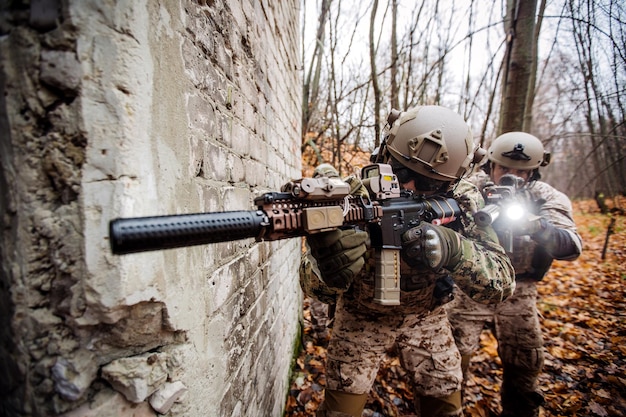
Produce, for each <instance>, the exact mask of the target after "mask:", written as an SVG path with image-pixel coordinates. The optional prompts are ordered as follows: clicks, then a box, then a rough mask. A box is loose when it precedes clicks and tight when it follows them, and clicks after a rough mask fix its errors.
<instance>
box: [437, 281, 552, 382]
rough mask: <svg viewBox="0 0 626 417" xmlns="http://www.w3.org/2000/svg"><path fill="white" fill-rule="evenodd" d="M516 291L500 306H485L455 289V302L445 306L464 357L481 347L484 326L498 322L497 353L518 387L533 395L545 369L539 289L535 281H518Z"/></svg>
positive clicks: (496, 330) (496, 324) (496, 327)
mask: <svg viewBox="0 0 626 417" xmlns="http://www.w3.org/2000/svg"><path fill="white" fill-rule="evenodd" d="M516 284H517V285H516V288H515V292H514V293H513V295H512V296H511V297H509V298H508V299H507V300H506V301H504V302H502V303H500V304H498V305H483V304H479V303H476V302H475V301H473V300H471V299H470V298H469V297H468V296H467V295H465V294H463V293H462V291H460V290H458V289H455V291H456V292H455V299H454V301H452V302H451V303H450V304H448V305H447V306H446V308H447V310H448V315H449V318H450V323H451V324H452V327H453V331H454V337H455V340H456V343H457V346H458V348H459V351H460V353H461V354H462V355H470V354H472V353H473V352H475V351H476V350H478V349H479V347H480V334H481V332H482V330H483V327H484V325H485V323H492V322H495V337H496V339H497V340H498V354H499V355H500V359H501V360H502V364H503V366H504V367H505V374H506V369H507V368H508V369H513V370H514V372H515V374H516V375H519V377H518V376H516V380H517V381H518V382H517V383H516V385H518V386H517V387H516V388H517V389H519V390H520V391H525V392H531V391H535V389H536V388H537V386H536V385H537V383H536V378H537V375H538V374H539V372H540V371H541V368H542V367H543V338H542V335H541V326H540V323H539V316H538V313H537V287H536V283H535V282H534V281H517V283H516Z"/></svg>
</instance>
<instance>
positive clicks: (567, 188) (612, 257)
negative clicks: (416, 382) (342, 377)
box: [286, 0, 626, 416]
mask: <svg viewBox="0 0 626 417" xmlns="http://www.w3.org/2000/svg"><path fill="white" fill-rule="evenodd" d="M625 7H626V4H624V3H623V2H621V1H617V0H606V1H593V0H554V1H547V0H526V1H512V0H500V1H496V0H491V1H490V0H487V1H484V0H480V1H479V0H470V1H467V0H457V1H455V0H424V1H420V2H414V1H401V0H388V1H379V0H369V1H364V2H358V1H353V0H316V1H312V0H304V3H303V24H302V39H303V44H302V46H303V48H302V62H303V68H302V69H303V81H304V90H303V114H302V153H303V175H310V174H311V172H312V169H313V167H315V166H316V165H318V164H319V163H322V162H329V163H331V164H333V165H334V166H336V167H338V168H339V169H340V170H341V173H342V174H343V175H348V174H352V173H355V172H357V173H358V172H359V170H360V168H361V167H362V166H364V165H366V164H367V163H368V159H369V155H370V153H371V152H372V151H373V150H374V149H375V148H376V147H377V146H378V145H379V144H380V141H381V139H382V138H383V137H384V135H385V121H386V117H387V114H388V113H389V111H390V109H392V108H395V109H400V110H404V109H406V108H409V107H412V106H415V105H431V104H435V105H442V106H446V107H449V108H452V109H454V110H456V111H457V112H459V113H460V114H462V115H463V116H464V117H465V118H466V120H467V121H468V123H469V124H470V125H471V127H472V131H473V133H474V138H475V142H476V143H477V144H480V145H481V146H483V147H485V148H487V147H488V146H489V145H490V143H491V141H493V139H494V138H495V137H496V136H497V135H499V134H501V133H505V132H507V131H512V130H521V131H526V132H529V133H531V134H534V135H535V136H537V137H539V138H540V139H541V140H542V142H543V144H544V147H545V148H546V150H548V151H550V152H551V155H552V160H551V163H550V165H548V166H547V167H544V168H542V169H541V172H542V177H543V180H545V181H546V182H548V183H550V184H552V185H553V186H555V187H556V188H557V189H560V190H561V191H563V192H564V193H566V194H567V195H568V196H569V197H570V198H571V199H572V200H573V201H574V208H575V221H576V223H577V226H578V228H579V231H580V233H581V235H582V237H583V240H584V253H583V256H581V258H580V259H579V260H577V261H575V262H570V263H566V262H556V263H555V265H554V267H553V268H552V270H551V272H550V274H549V275H548V276H547V277H546V279H545V280H544V282H542V283H541V285H540V286H539V290H540V294H541V300H540V302H539V306H538V308H539V311H540V313H541V315H542V325H543V330H544V337H545V339H546V350H547V356H548V360H547V363H546V368H545V371H544V374H543V376H542V380H541V384H542V387H543V388H542V390H543V391H544V395H545V397H546V405H545V407H544V409H543V410H542V414H541V415H542V416H609V415H610V416H613V415H615V416H617V415H624V414H625V413H626V398H625V396H624V392H626V377H625V376H624V369H625V367H626V350H625V349H624V347H623V346H624V345H625V344H626V343H625V342H626V332H625V331H624V330H623V329H624V322H625V320H626V319H625V317H626V315H625V313H624V295H625V291H624V283H625V282H626V253H625V252H624V247H626V229H625V227H626V226H625V222H624V204H625V201H626V200H625V199H624V195H625V194H626V175H625V174H626V164H625V163H624V154H625V152H626V141H625V138H626V125H625V124H624V119H625V118H624V113H625V110H626V107H625V103H624V98H623V94H624V91H625V89H626V32H625V29H626V26H625V22H626V13H625V12H626V10H625ZM327 338H328V328H327V326H326V323H325V321H324V311H323V306H320V305H319V304H317V303H314V302H311V301H310V300H305V337H304V348H303V350H302V351H301V353H300V356H299V358H298V361H297V363H296V364H295V366H294V374H293V381H292V390H291V392H290V395H289V396H288V399H287V406H286V415H289V416H309V415H314V412H315V409H316V407H317V406H318V405H319V401H320V400H321V398H322V397H321V395H322V390H323V386H324V370H323V365H324V359H325V344H326V342H327V340H328V339H327ZM499 366H500V364H499V360H498V358H497V353H496V342H495V340H494V339H493V336H492V335H491V333H490V332H489V330H488V329H486V330H485V332H484V334H483V343H482V349H481V351H480V353H479V355H477V356H476V357H474V359H473V362H472V371H473V378H472V379H471V381H470V385H469V386H468V388H467V390H466V413H467V415H471V416H490V415H496V413H497V412H498V411H499V404H498V402H499V394H498V390H499V388H498V387H499V383H500V377H501V371H500V369H499ZM410 400H411V390H410V387H409V386H408V381H407V380H406V376H405V375H404V374H403V373H402V369H401V367H399V366H398V360H397V358H396V357H395V356H394V353H393V352H389V355H388V357H387V358H386V360H385V362H384V364H383V367H382V368H381V371H380V373H379V375H378V378H377V380H376V384H375V386H374V387H373V389H372V391H371V392H370V398H369V400H368V407H367V408H366V411H365V414H364V415H366V414H367V415H372V416H394V415H410V414H411V405H410Z"/></svg>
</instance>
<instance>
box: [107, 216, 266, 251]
mask: <svg viewBox="0 0 626 417" xmlns="http://www.w3.org/2000/svg"><path fill="white" fill-rule="evenodd" d="M267 222H268V220H267V216H266V215H265V213H264V212H263V211H262V210H250V211H246V210H241V211H226V212H218V213H196V214H180V215H169V216H154V217H134V218H125V219H115V220H112V221H111V222H110V223H109V237H110V240H111V241H110V244H111V251H112V252H113V253H114V254H117V255H121V254H127V253H136V252H145V251H152V250H160V249H171V248H179V247H183V246H193V245H202V244H206V243H218V242H227V241H232V240H239V239H245V238H250V237H254V238H257V237H259V236H261V234H262V231H263V227H264V226H266V225H267Z"/></svg>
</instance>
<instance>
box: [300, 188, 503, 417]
mask: <svg viewBox="0 0 626 417" xmlns="http://www.w3.org/2000/svg"><path fill="white" fill-rule="evenodd" d="M453 197H454V198H455V199H456V200H457V201H458V202H459V206H460V207H461V210H462V215H461V216H460V219H459V220H457V221H456V222H454V223H453V224H452V225H451V227H452V228H453V229H455V230H456V231H458V232H459V233H460V234H461V235H462V236H463V239H462V257H461V260H460V261H459V263H458V264H457V265H456V266H455V267H453V268H450V270H449V271H446V270H442V271H440V272H439V273H435V272H433V271H432V270H430V269H426V268H415V267H410V266H409V265H407V264H406V263H404V261H403V262H402V264H401V290H402V291H401V296H400V299H401V305H399V306H384V305H380V304H377V303H375V302H374V301H373V299H374V256H373V253H372V251H371V250H370V251H369V252H368V253H367V254H366V264H365V267H364V268H362V269H361V271H360V273H359V274H358V276H357V277H356V279H355V280H354V282H353V283H352V285H351V287H350V288H349V289H348V290H347V291H346V292H344V293H342V294H341V295H338V294H335V293H333V291H332V289H330V288H328V287H326V286H325V285H324V284H323V282H320V281H319V279H318V274H315V273H313V272H314V269H315V268H314V265H313V264H314V262H315V260H314V259H313V258H308V257H305V258H304V259H303V263H302V269H301V272H302V275H301V283H302V287H303V289H304V290H305V292H306V293H307V294H308V295H312V296H315V297H318V298H320V299H322V300H324V301H326V302H332V301H333V299H334V298H335V297H336V299H337V309H336V316H335V324H334V327H333V333H332V338H331V341H330V344H329V348H328V354H327V368H326V378H327V386H326V388H327V394H328V390H336V391H341V392H345V393H351V394H366V395H367V393H368V392H369V390H370V388H371V386H372V384H373V382H374V379H375V377H376V374H377V372H378V368H379V365H380V361H381V359H382V357H383V355H384V353H385V352H386V351H387V350H388V349H389V348H390V347H391V346H392V345H394V344H395V345H396V346H397V348H398V351H399V354H400V360H401V363H402V365H403V367H404V368H405V369H406V371H407V372H408V373H409V374H410V375H411V377H412V381H413V383H414V390H415V398H416V408H417V407H420V404H421V407H422V414H421V415H422V416H436V415H442V416H443V415H446V416H461V415H462V410H461V409H460V408H458V406H456V407H457V408H456V409H454V410H453V411H450V410H449V411H448V412H447V413H446V414H438V413H437V412H434V411H433V410H432V409H427V408H430V407H429V405H428V404H429V403H428V401H425V400H424V399H423V398H422V400H421V401H420V397H436V398H437V397H439V398H440V397H448V396H451V395H459V397H460V388H461V383H462V372H461V357H460V355H459V352H458V350H457V349H456V347H455V344H454V339H453V336H452V332H451V329H450V326H449V323H448V320H447V317H446V313H445V310H444V309H443V306H442V305H443V304H444V303H446V302H448V301H449V299H450V291H447V292H446V291H445V290H443V291H442V289H443V288H445V284H446V282H447V283H448V285H449V286H450V287H451V282H450V280H449V278H448V279H447V280H446V277H451V278H452V279H453V280H454V282H455V283H456V284H457V285H458V286H459V287H460V288H462V289H463V291H464V292H465V293H466V294H468V295H469V296H471V297H472V299H474V300H476V301H478V302H481V303H497V302H500V301H502V300H503V299H504V298H506V297H508V296H509V295H510V294H511V293H512V292H513V289H514V282H513V280H512V276H513V270H512V267H511V264H510V261H509V260H508V257H507V256H506V253H505V252H504V250H503V249H502V247H501V246H500V245H499V244H498V243H497V236H496V235H495V232H494V231H493V229H492V228H491V227H489V228H486V229H485V228H481V227H478V226H477V225H476V224H475V223H474V221H473V216H472V214H473V213H474V212H475V211H476V210H477V208H479V207H482V205H483V204H484V202H483V198H482V196H481V194H480V192H479V191H478V189H477V188H476V187H475V186H474V185H472V184H470V183H469V182H467V181H460V182H459V183H458V184H457V185H456V187H455V188H454V191H453ZM326 401H328V397H327V399H326ZM459 403H460V399H459ZM323 409H324V407H323V406H322V407H321V410H323ZM319 415H337V416H339V415H344V414H339V413H334V414H333V413H327V414H324V412H323V411H321V412H320V414H319Z"/></svg>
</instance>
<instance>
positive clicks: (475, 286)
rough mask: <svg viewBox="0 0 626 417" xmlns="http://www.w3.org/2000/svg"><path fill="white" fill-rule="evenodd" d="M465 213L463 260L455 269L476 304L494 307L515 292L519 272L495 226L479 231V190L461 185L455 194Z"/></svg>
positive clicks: (461, 285)
mask: <svg viewBox="0 0 626 417" xmlns="http://www.w3.org/2000/svg"><path fill="white" fill-rule="evenodd" d="M454 194H455V197H456V198H457V200H458V201H459V204H460V206H461V209H462V211H463V213H462V218H461V223H462V230H461V231H460V233H461V236H462V237H461V248H462V252H463V253H462V256H461V260H460V261H459V263H458V264H457V265H456V266H454V267H453V268H452V269H451V271H450V272H451V275H452V278H453V279H454V281H455V283H456V284H457V286H458V287H459V288H460V289H461V290H462V291H463V292H464V293H465V294H467V295H468V296H470V297H471V298H472V299H473V300H475V301H477V302H480V303H483V304H491V303H498V302H501V301H503V300H505V299H506V298H507V297H509V296H510V295H511V294H513V291H514V289H515V271H514V270H513V266H512V265H511V261H510V260H509V257H508V256H507V254H506V252H505V251H504V249H503V248H502V246H500V244H499V243H498V237H497V235H496V232H495V231H494V230H493V228H492V227H491V226H486V227H479V226H477V225H476V223H475V222H474V217H473V214H474V213H475V212H476V211H477V210H479V209H481V208H482V207H483V206H484V204H485V203H484V200H483V197H482V195H481V193H480V191H479V190H478V188H477V187H476V186H475V185H473V184H471V183H470V182H468V181H461V182H459V184H458V185H457V186H456V188H455V191H454Z"/></svg>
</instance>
